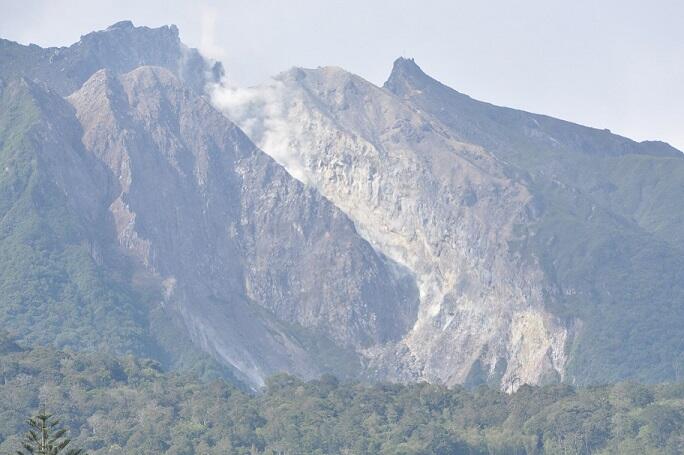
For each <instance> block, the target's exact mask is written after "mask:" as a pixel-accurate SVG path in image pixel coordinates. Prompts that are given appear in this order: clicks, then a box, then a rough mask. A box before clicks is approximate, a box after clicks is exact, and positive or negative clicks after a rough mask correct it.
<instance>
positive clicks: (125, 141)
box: [69, 67, 415, 384]
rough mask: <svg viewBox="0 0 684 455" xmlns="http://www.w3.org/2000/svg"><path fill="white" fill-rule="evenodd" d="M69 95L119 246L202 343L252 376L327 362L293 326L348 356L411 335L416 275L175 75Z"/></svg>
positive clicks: (87, 87)
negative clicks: (405, 272) (396, 270)
mask: <svg viewBox="0 0 684 455" xmlns="http://www.w3.org/2000/svg"><path fill="white" fill-rule="evenodd" d="M69 101H70V102H71V103H72V104H73V105H74V107H75V108H76V113H77V117H78V119H79V121H80V123H81V124H82V125H83V130H84V131H83V143H84V145H85V147H86V149H87V150H88V151H89V152H91V153H92V154H93V155H94V156H96V157H97V158H98V159H99V160H101V161H102V162H103V163H104V164H105V165H106V166H107V167H108V168H109V170H110V172H111V175H112V178H111V182H112V184H111V185H110V187H109V188H108V192H109V194H110V196H111V203H110V205H109V211H110V212H111V214H112V217H113V220H114V223H115V227H116V233H117V237H118V243H119V244H120V245H121V246H122V247H124V248H125V249H126V251H128V252H129V253H130V254H131V255H133V256H134V257H135V258H137V259H138V260H139V261H140V262H141V263H142V264H143V265H144V267H145V269H146V270H148V271H149V272H150V273H151V274H152V275H153V276H155V277H157V279H158V280H159V281H160V282H161V284H162V286H163V288H164V299H163V301H162V302H160V305H162V306H164V307H168V308H169V310H168V311H169V314H170V315H171V316H172V317H173V318H174V319H175V320H177V321H180V322H181V324H182V325H183V326H184V327H185V328H186V329H187V330H188V332H189V333H190V334H191V336H192V338H193V340H194V341H195V343H197V344H199V345H201V346H202V347H203V348H204V349H205V350H207V351H209V352H211V353H213V354H215V355H216V356H217V357H219V358H220V359H222V360H223V361H225V362H227V363H228V364H230V365H233V366H235V367H236V368H237V369H238V370H239V371H240V372H242V373H243V374H245V375H246V377H247V379H248V380H249V381H250V382H252V383H255V384H260V383H261V382H262V381H263V379H264V377H265V376H267V375H269V374H272V373H274V372H277V371H283V370H284V371H291V372H295V373H298V374H301V375H303V376H313V375H315V374H320V373H321V372H323V371H326V368H325V367H323V366H322V365H321V364H320V363H319V362H318V361H315V360H314V357H315V355H316V354H315V353H314V352H309V351H312V350H313V351H315V349H314V348H312V346H307V345H306V343H305V342H303V341H302V340H300V339H298V338H297V336H296V331H295V330H293V328H292V327H289V326H288V325H289V324H296V325H299V326H301V327H302V328H303V330H304V329H308V330H309V331H310V332H311V335H310V336H318V337H320V339H321V341H320V342H321V343H325V342H326V340H327V343H329V344H331V345H332V341H334V342H336V343H337V344H338V345H339V346H340V348H339V351H340V352H342V353H344V350H345V349H348V350H349V351H350V352H353V349H354V348H356V347H362V346H366V345H369V344H374V343H378V342H383V341H386V340H390V339H392V338H397V337H400V336H401V334H402V333H403V332H405V331H406V330H407V327H408V326H409V325H410V323H411V322H412V320H413V318H414V314H413V312H414V310H413V308H414V307H415V305H414V301H415V300H414V299H415V297H413V296H412V293H411V282H410V281H407V282H406V284H403V283H402V282H401V281H400V280H399V279H397V278H395V277H394V276H393V275H392V274H390V272H389V270H388V268H389V267H390V265H389V261H387V260H385V259H383V258H381V257H380V256H378V255H377V254H376V253H375V251H374V250H373V249H372V248H370V246H369V245H368V244H367V243H366V242H365V241H364V240H362V239H361V238H360V237H359V236H358V235H357V234H356V232H355V230H354V227H353V225H352V223H351V222H350V221H349V220H348V219H347V218H346V216H344V215H343V214H342V213H341V212H339V211H338V210H337V209H336V208H335V207H334V206H333V205H332V204H330V203H329V202H328V201H326V200H325V199H324V198H322V197H321V196H320V195H319V194H318V193H317V192H316V191H315V190H313V189H307V188H305V187H304V186H303V185H302V184H301V183H299V182H298V181H296V180H294V179H293V178H292V177H290V176H289V175H288V174H287V173H286V172H285V171H284V170H283V169H282V168H281V167H280V166H278V165H277V163H275V162H273V160H271V159H270V158H269V157H268V156H267V155H266V154H264V153H263V152H261V151H259V150H258V149H257V148H256V147H255V146H254V145H253V144H252V143H251V142H250V141H249V139H247V137H246V136H245V135H244V134H243V133H242V132H241V131H240V130H239V129H237V128H236V127H235V126H234V125H232V124H231V123H230V122H229V121H228V120H226V119H225V118H224V117H223V116H222V115H221V114H220V113H218V112H217V111H215V110H214V109H213V108H212V107H211V106H210V105H209V104H208V102H207V101H205V100H204V99H202V98H200V97H195V96H193V95H192V94H191V93H190V92H188V91H187V89H185V88H184V87H183V86H182V85H181V83H180V82H179V81H178V80H177V79H176V78H175V77H174V76H173V75H172V74H171V73H170V72H169V71H167V70H164V69H161V68H155V67H140V68H138V69H136V70H134V71H132V72H130V73H127V74H124V75H122V76H120V77H116V76H113V75H112V74H111V73H109V72H108V71H106V70H100V71H98V72H97V73H95V74H94V75H93V76H92V77H91V78H90V79H89V80H88V81H87V82H86V83H85V84H84V85H83V87H82V88H81V89H80V90H78V91H77V92H75V93H74V94H72V95H71V96H70V97H69ZM339 277H344V279H339ZM340 302H344V304H343V305H341V304H340ZM254 303H256V304H259V305H261V307H263V309H260V308H259V307H256V306H254ZM340 355H343V354H340ZM345 355H346V354H345ZM350 369H353V367H351V368H350Z"/></svg>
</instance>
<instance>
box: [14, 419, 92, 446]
mask: <svg viewBox="0 0 684 455" xmlns="http://www.w3.org/2000/svg"><path fill="white" fill-rule="evenodd" d="M27 423H28V426H29V431H28V432H27V433H26V434H25V435H24V440H23V441H22V444H21V445H22V446H23V449H22V450H17V455H87V454H86V453H85V452H84V451H83V450H82V449H67V448H66V447H67V446H68V445H69V444H70V443H71V439H69V438H67V437H66V433H67V430H66V429H64V428H61V426H60V424H59V420H57V419H55V418H53V416H52V415H51V414H46V413H45V412H44V411H43V412H41V413H40V414H38V415H37V416H35V417H31V418H30V419H28V420H27Z"/></svg>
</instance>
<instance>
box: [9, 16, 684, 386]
mask: <svg viewBox="0 0 684 455" xmlns="http://www.w3.org/2000/svg"><path fill="white" fill-rule="evenodd" d="M222 76H223V68H222V66H221V64H220V63H218V62H214V61H210V60H209V59H206V58H204V57H202V55H201V54H200V53H199V52H198V51H197V50H195V49H191V48H188V47H187V46H185V45H183V44H182V43H181V41H180V39H179V36H178V30H177V28H176V27H175V26H170V27H161V28H158V29H150V28H147V27H136V26H134V25H133V24H132V23H130V22H120V23H117V24H114V25H112V26H111V27H109V28H107V29H106V30H103V31H98V32H94V33H90V34H88V35H85V36H83V37H82V38H81V40H80V41H79V42H78V43H76V44H74V45H72V46H70V47H66V48H48V49H43V48H40V47H38V46H35V45H30V46H23V45H20V44H17V43H13V42H10V41H6V40H0V100H1V103H0V289H1V290H2V292H1V293H0V321H1V322H2V325H3V326H5V327H10V328H15V329H16V330H17V333H18V334H20V335H21V337H23V338H24V339H26V340H31V341H33V342H38V343H42V344H50V345H55V346H56V347H58V348H73V349H79V350H100V351H109V352H112V353H115V354H129V353H132V354H136V355H144V356H146V357H151V358H153V359H156V360H158V361H159V362H161V363H162V364H163V365H165V366H167V367H169V368H175V369H178V370H183V371H188V370H190V371H195V372H198V373H200V374H201V375H204V376H205V377H214V376H216V375H220V376H224V377H229V378H231V379H233V380H234V381H235V382H236V383H238V384H241V385H242V386H244V387H247V388H258V387H260V386H262V385H263V384H264V380H265V378H267V377H268V376H270V375H272V374H274V373H277V372H281V371H284V372H288V373H292V374H295V375H298V376H300V377H303V378H313V377H318V376H320V375H322V374H324V373H333V374H335V375H338V376H340V377H342V378H348V379H352V378H353V379H361V380H365V381H378V380H389V381H398V382H417V381H428V382H433V383H439V384H445V385H454V384H466V385H478V384H483V383H487V384H490V385H494V386H496V387H499V388H501V389H502V390H505V391H508V392H511V391H514V390H516V389H518V388H519V387H520V386H521V385H523V384H547V383H557V382H566V383H571V384H594V383H603V382H608V381H616V380H622V379H635V380H642V381H649V382H655V381H665V380H669V379H674V378H676V377H677V375H678V374H679V372H680V371H681V369H682V368H684V338H683V337H681V334H682V329H681V327H682V326H683V324H684V305H683V303H684V223H683V221H684V219H683V217H684V202H682V199H681V197H680V196H681V194H682V191H683V190H684V155H683V154H682V153H681V152H680V151H678V150H676V149H674V148H672V147H670V146H669V145H667V144H665V143H661V142H641V143H638V142H635V141H632V140H629V139H627V138H624V137H620V136H617V135H614V134H612V133H610V132H608V131H606V130H598V129H593V128H588V127H584V126H580V125H576V124H573V123H570V122H566V121H562V120H558V119H554V118H551V117H547V116H543V115H537V114H531V113H527V112H523V111H518V110H514V109H509V108H504V107H498V106H494V105H491V104H487V103H483V102H480V101H477V100H474V99H472V98H470V97H468V96H466V95H463V94H461V93H459V92H457V91H455V90H453V89H451V88H449V87H447V86H445V85H443V84H441V83H440V82H438V81H436V80H434V79H433V78H431V77H430V76H428V75H427V74H425V73H424V72H423V71H422V70H421V68H420V67H419V66H418V65H417V64H416V63H415V62H414V61H413V60H411V59H406V58H400V59H398V60H397V61H396V62H395V63H394V67H393V69H392V71H391V74H390V76H389V78H388V80H387V82H386V83H385V84H384V86H383V87H378V86H375V85H373V84H372V83H370V82H368V81H365V80H364V79H362V78H361V77H359V76H356V75H354V74H351V73H349V72H347V71H345V70H343V69H340V68H335V67H324V68H319V69H304V68H294V69H291V70H289V71H286V72H284V73H282V74H280V75H278V76H276V77H274V79H273V80H271V81H269V82H267V83H265V84H263V85H262V86H258V87H253V88H248V89H243V88H235V87H230V86H228V85H226V84H225V82H224V80H223V77H222Z"/></svg>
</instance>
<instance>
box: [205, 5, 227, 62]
mask: <svg viewBox="0 0 684 455" xmlns="http://www.w3.org/2000/svg"><path fill="white" fill-rule="evenodd" d="M217 15H218V13H217V12H216V10H215V9H213V8H210V7H209V6H207V5H202V7H201V17H200V24H201V35H200V45H199V50H200V52H201V53H202V55H204V56H205V57H209V58H210V59H212V60H219V61H220V60H223V59H225V57H226V51H225V50H224V49H223V48H222V47H221V46H220V45H219V44H218V43H217V41H216V17H217Z"/></svg>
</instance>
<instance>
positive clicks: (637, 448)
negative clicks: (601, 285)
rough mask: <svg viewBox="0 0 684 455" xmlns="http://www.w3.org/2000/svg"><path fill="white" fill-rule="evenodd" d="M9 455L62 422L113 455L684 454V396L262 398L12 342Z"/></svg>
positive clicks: (364, 393)
mask: <svg viewBox="0 0 684 455" xmlns="http://www.w3.org/2000/svg"><path fill="white" fill-rule="evenodd" d="M0 338H2V339H1V340H0V349H1V350H2V352H0V384H1V385H0V453H3V452H8V451H12V450H14V449H15V448H16V447H18V445H17V444H19V443H20V436H18V435H20V434H21V432H22V431H23V424H22V422H23V420H24V416H26V415H30V414H31V413H33V412H36V410H38V409H42V408H43V407H44V408H45V409H50V410H51V411H53V412H56V413H59V414H60V415H61V416H63V419H62V421H63V422H64V424H65V425H66V426H68V427H69V428H70V429H71V434H72V436H73V440H74V442H73V444H74V445H76V446H78V447H83V448H84V449H86V450H88V452H89V453H90V454H91V455H103V454H107V455H114V454H141V453H144V454H155V453H166V454H174V455H180V454H202V455H211V454H217V455H218V454H221V455H225V454H231V453H235V454H253V453H266V454H281V453H284V454H334V453H341V454H461V453H462V454H559V453H567V454H589V453H592V454H679V453H683V452H684V385H683V384H671V385H658V386H643V385H638V384H633V383H619V384H616V385H613V386H602V387H591V388H579V389H575V388H573V387H570V386H566V385H552V386H544V387H529V386H524V387H522V388H521V389H520V390H518V392H516V393H514V394H512V395H506V394H504V393H501V392H499V391H497V390H494V389H490V388H487V387H480V388H477V389H473V390H468V389H465V388H463V387H454V388H451V389H448V388H445V387H440V386H435V385H428V384H412V385H390V384H378V385H363V384H358V383H348V384H347V383H339V382H338V381H337V380H336V379H335V378H333V377H331V376H328V377H323V378H321V379H320V380H317V381H311V382H303V381H300V380H298V379H295V378H293V377H290V376H285V375H279V376H275V377H273V378H271V379H270V380H269V381H268V385H267V388H266V389H265V390H264V392H263V393H261V394H259V395H249V394H246V393H244V392H242V391H240V390H238V389H236V388H235V387H234V386H233V385H231V384H230V383H227V382H225V381H214V382H211V383H206V382H202V381H199V380H197V379H194V378H193V377H190V376H183V375H179V374H177V373H165V372H163V371H162V370H161V368H160V366H159V364H158V363H156V362H154V361H150V360H140V359H136V358H134V357H131V356H128V357H123V358H116V357H111V356H108V355H104V354H96V353H75V352H69V351H57V350H53V349H49V348H43V347H38V348H34V349H27V348H22V347H21V346H19V345H17V344H16V343H14V342H13V341H11V340H10V339H8V338H7V336H4V337H0Z"/></svg>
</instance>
